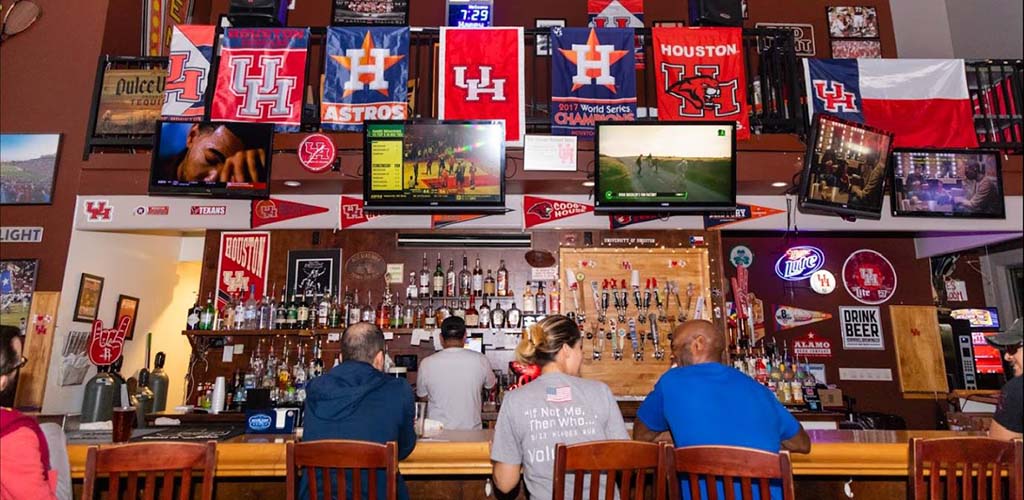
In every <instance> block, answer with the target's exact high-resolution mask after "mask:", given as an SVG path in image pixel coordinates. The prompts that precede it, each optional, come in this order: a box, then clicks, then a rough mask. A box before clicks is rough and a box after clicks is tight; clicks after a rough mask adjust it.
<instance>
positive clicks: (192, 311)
mask: <svg viewBox="0 0 1024 500" xmlns="http://www.w3.org/2000/svg"><path fill="white" fill-rule="evenodd" d="M202 317H203V308H202V307H201V306H200V305H199V292H196V303H195V304H193V305H192V307H190V308H189V310H188V317H186V318H185V328H186V329H188V330H198V329H199V321H200V320H201V319H202Z"/></svg>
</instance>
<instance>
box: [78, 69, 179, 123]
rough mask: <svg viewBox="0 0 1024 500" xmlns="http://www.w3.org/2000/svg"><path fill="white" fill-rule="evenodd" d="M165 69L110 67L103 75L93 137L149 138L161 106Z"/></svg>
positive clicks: (165, 76) (165, 75) (165, 77)
mask: <svg viewBox="0 0 1024 500" xmlns="http://www.w3.org/2000/svg"><path fill="white" fill-rule="evenodd" d="M166 79H167V68H165V67H163V66H159V65H154V67H152V68H130V69H121V68H110V69H106V70H105V71H104V72H103V83H102V86H101V87H100V92H99V101H98V102H97V104H96V131H95V135H152V134H153V131H154V128H155V126H156V125H155V124H156V121H157V120H158V119H159V118H160V111H161V109H162V107H163V103H164V81H165V80H166Z"/></svg>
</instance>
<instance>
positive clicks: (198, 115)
mask: <svg viewBox="0 0 1024 500" xmlns="http://www.w3.org/2000/svg"><path fill="white" fill-rule="evenodd" d="M214 29H215V27H214V26H209V25H198V24H196V25H178V26H175V27H174V29H173V33H172V35H171V51H170V55H169V56H168V65H167V82H166V83H165V84H164V105H163V110H162V113H161V114H162V115H163V117H164V119H166V120H180V121H199V120H201V119H202V118H203V114H204V113H205V112H206V85H207V82H209V79H210V59H211V58H212V56H213V33H214Z"/></svg>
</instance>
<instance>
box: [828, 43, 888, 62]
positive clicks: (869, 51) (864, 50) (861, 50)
mask: <svg viewBox="0 0 1024 500" xmlns="http://www.w3.org/2000/svg"><path fill="white" fill-rule="evenodd" d="M881 57H882V42H880V41H878V40H832V58H833V59H881Z"/></svg>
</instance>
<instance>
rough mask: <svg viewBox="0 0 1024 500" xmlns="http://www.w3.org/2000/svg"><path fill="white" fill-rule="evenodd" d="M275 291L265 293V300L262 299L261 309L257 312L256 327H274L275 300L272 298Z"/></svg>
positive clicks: (262, 328)
mask: <svg viewBox="0 0 1024 500" xmlns="http://www.w3.org/2000/svg"><path fill="white" fill-rule="evenodd" d="M273 296H274V294H273V292H271V293H268V294H264V295H263V300H261V301H260V307H259V310H258V311H257V313H256V317H257V318H258V319H257V320H256V328H259V329H260V330H270V329H271V328H274V313H275V312H276V311H275V310H274V302H273V301H272V300H271V297H273Z"/></svg>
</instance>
